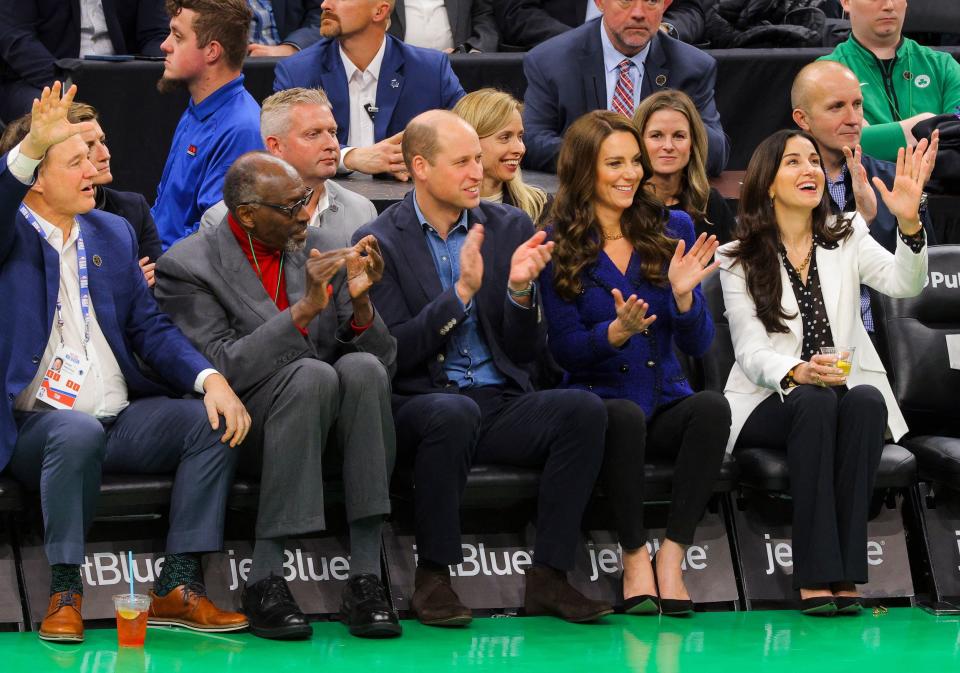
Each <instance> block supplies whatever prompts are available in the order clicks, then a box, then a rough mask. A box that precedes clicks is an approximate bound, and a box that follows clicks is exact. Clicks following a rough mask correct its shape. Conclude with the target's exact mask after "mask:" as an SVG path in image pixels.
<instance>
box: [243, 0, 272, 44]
mask: <svg viewBox="0 0 960 673" xmlns="http://www.w3.org/2000/svg"><path fill="white" fill-rule="evenodd" d="M247 4H248V5H249V6H250V10H251V11H252V12H253V19H251V20H250V41H251V42H253V43H255V44H271V45H272V44H280V33H278V32H277V21H276V19H275V18H274V16H273V4H272V3H271V2H270V0H247Z"/></svg>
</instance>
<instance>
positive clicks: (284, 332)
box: [154, 217, 397, 397]
mask: <svg viewBox="0 0 960 673" xmlns="http://www.w3.org/2000/svg"><path fill="white" fill-rule="evenodd" d="M311 248H317V249H320V250H322V249H323V248H322V245H321V243H320V241H319V234H318V231H317V230H316V229H314V228H311V229H310V230H309V232H308V234H307V244H306V249H307V250H309V249H311ZM305 262H306V255H305V254H304V253H303V252H297V253H286V255H285V256H284V266H283V273H284V278H285V279H286V283H287V296H288V298H289V300H290V304H291V305H293V304H294V303H296V302H297V301H298V300H300V299H301V298H302V297H303V295H304V291H305V284H306V269H305V267H304V264H305ZM332 285H333V291H334V297H335V299H336V301H335V302H333V301H331V302H330V304H328V306H327V308H325V309H324V310H323V311H321V312H320V315H318V316H317V317H316V318H314V319H313V320H312V321H311V322H310V324H309V325H308V326H307V335H308V336H307V337H306V338H305V337H304V336H303V335H302V334H301V333H300V331H299V330H298V329H297V328H296V327H295V326H294V324H293V319H292V318H291V316H290V309H286V310H284V311H280V310H278V309H277V307H276V305H275V304H274V303H273V300H272V299H271V297H270V296H268V295H267V293H266V291H264V288H263V285H262V284H261V283H260V279H259V278H257V274H256V273H255V272H254V270H253V268H252V267H251V266H250V262H249V261H247V257H246V255H244V253H243V250H241V249H240V245H239V244H238V243H237V239H236V237H234V235H233V232H232V231H230V225H229V224H228V223H227V220H226V217H224V219H223V221H222V222H221V223H220V224H219V225H218V226H216V227H212V228H211V227H207V228H205V229H201V230H200V231H198V232H197V233H195V234H193V235H192V236H190V237H188V238H185V239H183V240H181V241H179V242H178V243H177V244H176V245H174V246H173V247H172V248H170V249H169V250H167V252H166V253H165V254H164V255H163V256H161V257H160V259H159V260H157V284H156V287H155V288H154V293H155V296H156V298H157V302H158V303H159V304H160V307H161V308H162V309H163V310H164V311H166V312H167V313H168V314H169V315H170V317H171V318H172V319H173V321H174V322H175V323H176V324H177V326H178V327H180V329H181V330H182V331H183V333H184V334H186V335H187V338H188V339H190V341H191V342H193V344H194V345H195V346H196V347H197V349H198V350H199V351H200V352H201V353H203V354H205V355H206V357H207V359H209V360H210V362H212V363H213V366H214V367H216V369H217V370H218V371H219V372H220V373H221V374H223V375H224V376H225V377H227V380H228V381H230V385H231V386H232V387H233V389H234V390H235V391H236V393H237V394H238V395H240V396H241V397H243V396H244V395H246V394H247V393H248V392H250V391H251V390H253V389H254V388H256V386H257V385H258V384H259V383H260V382H261V381H263V380H264V379H266V378H267V377H268V376H270V375H271V374H273V373H274V372H275V371H276V370H277V369H279V368H281V367H283V366H284V365H287V364H289V363H290V362H293V361H294V360H297V359H299V358H317V359H320V360H324V361H326V362H329V363H333V362H335V361H336V360H337V359H338V358H339V357H340V356H341V355H343V354H345V353H349V352H366V353H371V354H373V355H375V356H376V357H377V358H379V359H380V361H381V362H382V363H383V364H384V366H386V367H387V370H388V371H389V372H391V373H392V372H393V368H394V361H395V360H396V356H397V343H396V340H395V339H394V338H393V337H392V336H390V333H389V332H388V331H387V328H386V325H384V323H383V321H382V320H381V319H380V314H379V312H376V315H375V317H374V323H373V325H372V326H371V327H370V328H369V329H368V330H367V331H365V332H363V334H361V335H359V336H355V335H354V333H353V331H352V330H351V328H350V319H351V317H352V315H353V305H352V303H351V301H350V295H349V292H348V290H347V283H346V273H345V271H344V270H342V269H341V270H340V271H339V272H338V273H337V275H336V276H334V277H333V281H332Z"/></svg>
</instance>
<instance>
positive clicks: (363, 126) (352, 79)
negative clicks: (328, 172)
mask: <svg viewBox="0 0 960 673" xmlns="http://www.w3.org/2000/svg"><path fill="white" fill-rule="evenodd" d="M386 49H387V40H386V37H384V40H383V42H382V43H381V44H380V49H379V50H378V51H377V53H376V55H375V56H374V57H373V60H372V61H370V65H368V66H367V69H366V70H363V71H361V70H359V69H358V68H357V66H355V65H354V64H353V61H351V60H350V57H349V56H347V55H346V54H345V53H344V51H343V47H340V58H341V59H342V60H343V70H344V72H345V73H346V74H347V90H348V91H349V93H350V132H349V133H348V134H347V146H346V147H344V148H341V150H340V168H341V169H342V170H347V168H346V167H345V166H344V163H343V160H344V159H346V157H347V154H349V153H350V151H351V150H353V148H355V147H370V146H371V145H373V144H374V143H375V141H374V136H373V120H372V119H370V115H369V114H367V111H366V109H364V107H363V106H364V105H372V106H374V107H376V105H377V80H379V79H380V66H381V65H383V54H384V52H385V51H386Z"/></svg>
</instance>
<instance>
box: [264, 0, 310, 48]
mask: <svg viewBox="0 0 960 673" xmlns="http://www.w3.org/2000/svg"><path fill="white" fill-rule="evenodd" d="M321 3H322V0H270V4H271V5H272V6H273V20H274V21H276V22H277V32H278V33H280V41H281V42H289V43H290V44H294V45H296V46H297V47H298V48H299V49H306V48H307V47H309V46H311V45H314V44H316V43H317V42H319V40H320V15H321V14H322V13H323V10H321V9H320V5H321Z"/></svg>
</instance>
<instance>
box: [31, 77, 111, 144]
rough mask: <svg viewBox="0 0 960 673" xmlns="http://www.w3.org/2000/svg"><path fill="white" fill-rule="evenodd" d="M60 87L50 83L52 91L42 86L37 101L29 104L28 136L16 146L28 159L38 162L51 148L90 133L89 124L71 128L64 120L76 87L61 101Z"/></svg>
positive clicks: (70, 89)
mask: <svg viewBox="0 0 960 673" xmlns="http://www.w3.org/2000/svg"><path fill="white" fill-rule="evenodd" d="M61 87H62V85H61V84H60V82H54V83H53V86H52V87H48V86H45V87H43V91H42V92H40V98H39V99H34V101H33V108H32V110H31V119H30V132H29V133H27V135H26V137H25V138H24V139H23V142H22V143H21V144H20V151H21V152H23V153H24V154H25V155H26V156H28V157H30V158H31V159H42V158H43V156H44V155H45V154H46V153H47V150H48V149H49V148H50V147H52V146H53V145H56V144H57V143H62V142H63V141H64V140H66V139H67V138H70V137H71V136H74V135H76V134H78V133H86V132H87V131H92V130H93V124H92V123H91V122H83V123H81V124H71V123H70V120H69V119H67V113H68V112H69V111H70V104H71V103H73V97H74V96H76V95H77V85H76V84H74V85H72V86H71V87H70V88H69V89H67V92H66V93H65V94H63V97H61V96H60V91H61Z"/></svg>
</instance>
